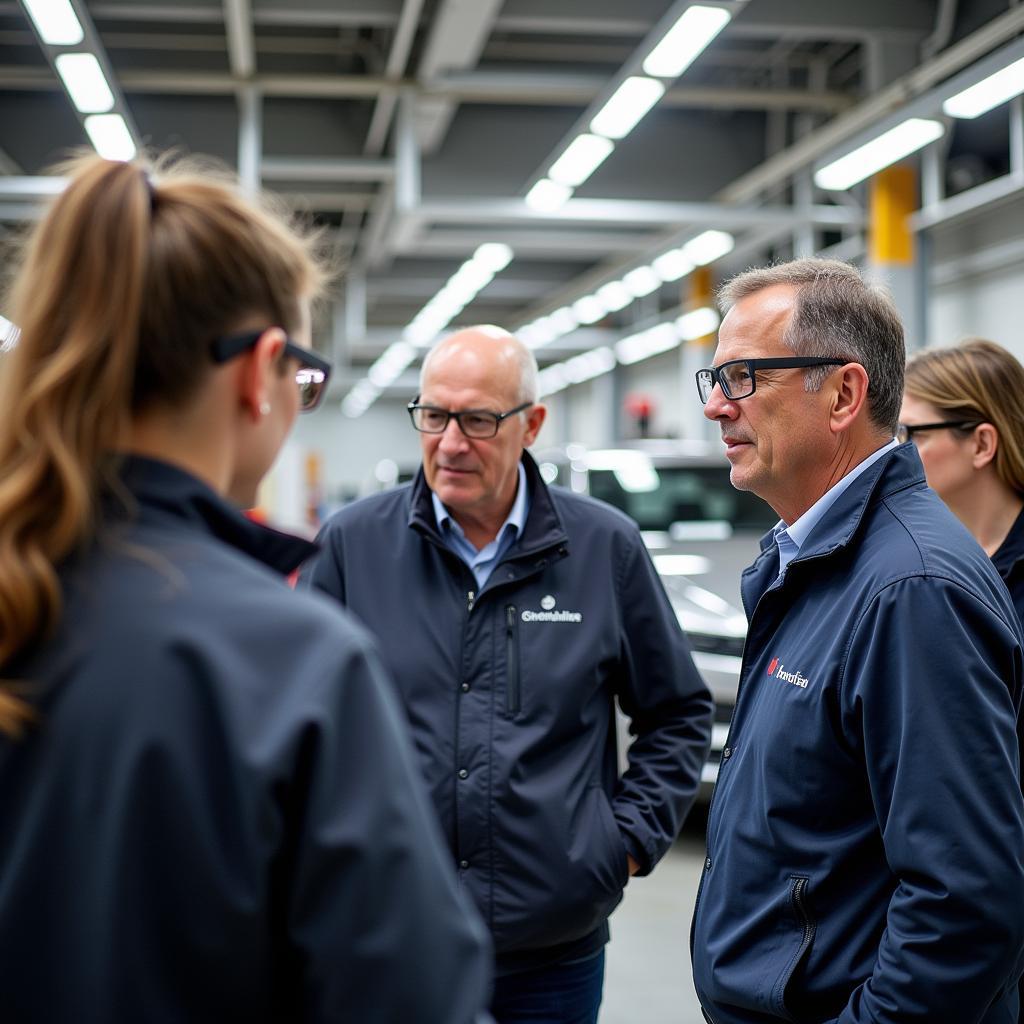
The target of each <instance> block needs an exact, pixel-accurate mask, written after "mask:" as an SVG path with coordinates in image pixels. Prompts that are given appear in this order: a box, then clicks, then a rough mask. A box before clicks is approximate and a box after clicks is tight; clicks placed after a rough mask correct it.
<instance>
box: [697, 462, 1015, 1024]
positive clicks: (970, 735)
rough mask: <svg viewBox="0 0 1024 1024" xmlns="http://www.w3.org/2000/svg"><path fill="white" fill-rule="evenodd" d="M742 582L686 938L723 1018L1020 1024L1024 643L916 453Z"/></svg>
mask: <svg viewBox="0 0 1024 1024" xmlns="http://www.w3.org/2000/svg"><path fill="white" fill-rule="evenodd" d="M778 567H779V561H778V551H777V548H776V545H775V544H774V542H773V541H772V540H771V535H770V534H769V535H768V536H767V537H766V538H765V540H764V542H763V550H762V553H761V555H760V557H759V558H758V559H757V561H756V562H755V563H754V565H753V566H752V567H751V568H750V569H748V570H747V571H746V573H744V576H743V599H744V605H745V606H746V609H747V615H748V618H749V623H750V625H749V630H748V634H747V643H746V650H745V652H744V656H743V668H742V672H741V676H740V687H739V697H738V701H737V705H736V711H735V714H734V716H733V721H732V726H731V729H730V734H729V739H728V741H727V749H726V750H725V751H724V752H723V763H722V767H721V770H720V773H719V778H718V785H717V789H716V792H715V795H714V799H713V802H712V806H711V812H710V816H709V821H708V850H707V862H706V865H705V870H704V874H703V876H702V879H701V887H700V891H699V894H698V900H697V907H696V911H695V918H694V928H693V935H692V952H693V964H694V980H695V984H696V988H697V992H698V995H699V996H700V1000H701V1003H702V1005H703V1007H704V1009H705V1012H706V1014H707V1016H708V1019H709V1020H711V1021H714V1024H768V1022H782V1021H797V1022H800V1024H812V1022H815V1024H816V1022H820V1021H839V1022H841V1024H909V1022H918V1021H920V1022H925V1021H927V1022H929V1024H977V1022H984V1024H1011V1022H1015V1021H1016V1019H1017V991H1016V983H1017V978H1018V975H1019V973H1020V971H1021V969H1022V967H1024V964H1022V961H1021V955H1022V949H1024V796H1022V794H1021V787H1020V750H1019V740H1018V735H1017V732H1016V726H1017V721H1018V716H1019V713H1020V707H1021V687H1022V654H1021V643H1022V641H1021V633H1020V626H1019V624H1018V622H1017V618H1016V615H1015V613H1014V610H1013V606H1012V604H1011V603H1010V600H1009V596H1008V595H1007V593H1006V588H1005V587H1004V586H1003V584H1002V582H1001V581H1000V579H999V577H998V575H997V574H996V572H995V571H994V569H993V566H992V564H991V562H990V561H989V559H988V558H987V557H986V556H985V553H984V552H983V551H982V550H981V548H980V547H979V546H978V545H977V543H976V542H975V541H974V539H973V538H972V537H971V536H970V534H968V532H967V531H966V530H965V529H964V527H963V526H962V525H961V524H960V523H959V521H958V520H957V519H956V518H955V517H954V516H953V514H952V513H951V512H950V511H949V510H948V509H947V508H946V507H945V505H944V504H943V503H942V501H941V500H940V499H939V497H938V496H937V495H936V494H935V492H934V491H932V490H931V489H930V488H928V487H927V486H926V485H925V481H924V472H923V469H922V467H921V462H920V459H919V458H918V455H917V451H916V449H915V447H914V445H913V444H911V443H908V444H904V445H901V446H900V447H898V448H896V449H894V450H893V451H892V452H890V453H889V454H888V455H885V456H883V457H882V458H880V459H879V460H878V461H877V462H876V463H875V464H873V465H872V466H871V467H869V468H868V469H867V470H865V472H864V473H863V475H862V476H860V477H859V478H858V479H857V480H856V481H854V483H853V484H852V485H851V486H850V488H849V490H847V491H846V492H845V493H844V494H843V495H842V496H840V497H839V498H838V499H837V501H836V503H835V504H834V505H833V506H832V507H831V508H830V509H829V510H828V512H826V513H825V516H824V517H823V518H822V520H821V521H820V522H819V523H818V524H817V525H816V526H815V528H814V529H813V530H812V532H811V534H810V536H809V537H808V538H807V541H806V543H805V544H804V545H803V547H802V548H801V549H800V553H799V555H798V556H797V557H796V558H795V559H794V560H793V561H792V562H791V563H790V564H789V566H788V567H787V569H786V572H785V573H784V575H783V576H782V578H781V579H780V578H778Z"/></svg>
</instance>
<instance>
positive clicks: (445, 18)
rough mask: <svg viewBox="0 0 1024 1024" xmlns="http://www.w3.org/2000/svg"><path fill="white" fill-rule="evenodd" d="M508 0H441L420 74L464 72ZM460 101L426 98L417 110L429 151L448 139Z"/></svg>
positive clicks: (426, 76)
mask: <svg viewBox="0 0 1024 1024" xmlns="http://www.w3.org/2000/svg"><path fill="white" fill-rule="evenodd" d="M503 2H504V0H441V6H440V9H439V10H438V12H437V14H436V15H435V16H434V21H433V24H432V25H431V29H430V34H429V35H428V36H427V42H426V45H425V47H424V48H423V56H422V57H421V58H420V65H419V74H420V76H421V77H422V78H424V79H431V78H435V77H436V76H437V75H439V74H441V73H442V72H446V71H464V70H466V69H467V68H471V67H473V66H474V65H475V64H476V63H477V61H478V60H479V59H480V54H481V53H482V52H483V49H484V46H485V44H486V43H487V39H488V37H489V36H490V34H491V31H492V29H493V28H494V22H495V20H496V19H497V17H498V12H499V11H500V10H501V6H502V4H503ZM456 107H457V104H456V103H455V102H454V101H453V100H452V99H449V98H443V99H442V98H438V97H432V98H424V99H423V100H421V101H420V104H419V109H418V111H417V130H418V132H419V139H420V145H421V146H422V147H423V151H424V152H425V153H433V152H435V151H436V150H437V148H438V146H439V145H440V144H441V141H442V140H443V139H444V136H445V134H446V133H447V131H448V126H449V125H450V124H451V121H452V118H453V117H454V116H455V110H456Z"/></svg>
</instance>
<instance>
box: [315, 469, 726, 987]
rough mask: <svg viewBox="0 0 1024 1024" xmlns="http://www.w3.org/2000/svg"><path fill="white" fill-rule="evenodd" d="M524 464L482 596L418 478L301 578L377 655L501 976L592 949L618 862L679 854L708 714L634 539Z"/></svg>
mask: <svg viewBox="0 0 1024 1024" xmlns="http://www.w3.org/2000/svg"><path fill="white" fill-rule="evenodd" d="M523 462H524V466H525V468H526V475H527V480H528V486H529V488H530V512H529V516H528V518H527V521H526V524H525V527H524V529H523V533H522V535H521V537H520V538H519V539H518V541H517V542H516V543H515V544H513V546H512V547H511V548H510V549H509V551H508V552H507V554H506V555H505V556H504V558H503V560H502V561H501V563H500V564H498V565H497V566H496V567H495V569H494V571H493V573H492V574H491V576H490V578H489V579H488V580H487V583H486V585H485V586H484V587H483V588H482V589H481V590H480V592H479V593H476V590H477V586H476V581H475V579H474V577H473V574H472V573H471V572H470V570H469V569H468V568H467V566H466V565H465V563H464V562H463V561H462V560H461V559H460V558H459V557H458V556H457V555H455V554H454V553H452V552H451V551H449V550H448V548H446V547H445V545H444V543H443V541H442V538H441V536H440V535H439V533H438V529H437V523H436V519H435V516H434V510H433V506H432V504H431V492H430V490H429V488H428V487H427V485H426V482H425V480H424V478H423V474H422V471H421V472H420V474H419V476H418V477H417V478H416V480H415V482H414V483H412V484H410V485H406V486H404V487H399V488H396V489H394V490H392V491H388V492H385V493H383V494H380V495H375V496H373V497H371V498H367V499H365V500H363V501H360V502H357V503H355V504H354V505H350V506H349V507H347V508H344V509H342V510H341V511H340V512H339V513H337V515H336V516H334V517H333V518H332V519H331V521H330V522H329V523H328V524H327V526H326V527H325V528H324V530H323V532H322V535H321V538H320V539H321V543H322V545H323V550H322V553H321V554H320V556H319V557H318V558H317V559H316V560H315V562H314V563H313V564H312V566H311V568H310V569H309V570H307V571H306V572H307V573H308V581H310V582H311V583H312V584H313V585H314V586H316V587H318V588H320V589H322V590H325V591H326V592H328V593H329V594H333V595H334V596H335V597H337V598H338V599H339V600H340V601H341V602H342V603H343V604H344V605H346V606H347V607H348V608H349V609H350V610H351V611H352V612H354V613H355V614H356V615H357V616H358V617H359V618H360V619H361V620H362V621H363V622H364V623H366V625H367V626H369V628H370V630H371V632H372V633H373V634H374V635H375V636H376V637H377V639H378V642H379V646H380V650H381V653H382V656H383V658H384V661H385V664H386V666H387V668H388V669H389V672H390V674H391V676H392V678H394V679H395V681H396V683H397V684H398V687H399V690H400V693H401V697H402V701H403V703H404V704H405V708H406V713H407V715H408V718H409V721H410V723H411V725H412V731H413V736H414V738H415V741H416V747H417V749H418V751H419V754H420V762H421V766H422V771H423V775H424V777H425V779H426V782H427V787H428V789H429V790H430V794H431V796H432V797H433V799H434V806H435V807H436V808H437V812H438V815H439V817H440V820H441V825H442V828H443V832H444V835H445V837H446V838H447V840H448V845H449V847H450V849H451V852H452V856H453V857H454V859H455V862H456V864H457V865H458V866H459V874H460V878H461V881H462V884H463V886H464V887H465V888H467V889H468V890H469V892H470V893H471V894H472V896H473V898H474V900H475V901H476V904H477V906H478V907H479V908H480V911H481V913H482V914H483V917H484V919H485V921H486V922H487V923H488V924H489V925H490V928H491V933H492V935H493V938H494V942H495V946H496V948H497V952H498V960H497V967H498V971H499V973H508V972H510V971H514V970H517V969H521V968H523V967H525V966H532V965H535V964H538V963H544V962H557V961H558V960H564V959H567V958H571V957H574V956H582V955H586V954H587V953H588V952H592V951H595V950H596V949H599V948H600V947H601V945H603V943H604V942H605V941H607V935H608V931H607V925H606V919H607V917H608V915H609V914H610V913H611V911H612V909H613V908H614V907H615V906H616V905H617V904H618V902H619V900H620V899H621V898H622V890H623V886H624V885H625V884H626V881H627V877H628V873H627V861H626V854H627V851H628V852H631V853H632V854H633V856H634V857H635V858H636V859H637V861H638V862H639V863H640V866H641V870H642V871H643V872H647V871H649V870H650V869H651V868H652V867H653V866H654V864H655V862H656V861H657V860H658V859H659V858H660V857H661V855H662V854H663V853H664V852H665V850H666V849H667V848H668V846H669V845H670V844H671V842H672V840H673V839H674V838H675V836H676V833H677V832H678V829H679V826H680V824H681V822H682V819H683V816H684V815H685V813H686V811H687V808H688V807H689V806H690V804H691V802H692V800H693V798H694V795H695V793H696V791H697V786H698V782H699V779H700V772H701V766H702V764H703V762H704V758H705V756H706V753H707V748H708V742H709V736H710V729H711V716H712V703H711V699H710V696H709V694H708V691H707V689H706V687H705V686H704V683H703V681H702V680H701V678H700V676H699V675H698V673H697V671H696V670H695V669H694V667H693V662H692V660H691V658H690V652H689V647H688V644H687V641H686V638H685V636H684V635H683V633H682V631H681V630H680V627H679V624H678V621H677V619H676V616H675V613H674V612H673V610H672V607H671V605H670V604H669V601H668V599H667V597H666V595H665V592H664V589H663V588H662V586H661V582H660V580H659V579H658V576H657V574H656V572H655V571H654V567H653V565H652V564H651V560H650V557H649V556H648V554H647V550H646V548H645V547H644V544H643V541H642V540H641V538H640V534H639V531H638V530H637V528H636V524H635V523H633V521H632V520H630V519H628V518H627V517H626V516H624V515H622V514H621V513H620V512H618V511H617V510H615V509H613V508H611V507H610V506H608V505H605V504H604V503H602V502H598V501H594V500H592V499H590V498H587V497H584V496H581V495H577V494H572V493H569V492H567V491H564V490H562V489H560V488H551V489H549V488H548V487H547V486H546V485H545V484H544V482H543V480H542V479H541V477H540V474H539V472H538V471H537V466H536V464H535V463H534V461H533V459H532V458H530V456H529V455H524V456H523ZM615 696H617V697H618V698H619V702H620V704H621V706H622V709H623V710H624V711H625V713H626V714H627V715H628V716H629V717H630V718H631V719H632V726H633V729H634V730H635V731H636V733H637V739H636V741H635V742H634V743H633V745H632V746H631V747H630V750H629V770H628V771H627V772H626V774H625V776H624V777H623V778H622V779H618V778H617V771H616V751H615V713H614V707H613V700H612V698H613V697H615Z"/></svg>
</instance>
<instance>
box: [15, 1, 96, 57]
mask: <svg viewBox="0 0 1024 1024" xmlns="http://www.w3.org/2000/svg"><path fill="white" fill-rule="evenodd" d="M24 4H25V9H26V10H27V11H28V16H29V17H30V18H31V19H32V22H33V24H34V25H35V27H36V31H37V32H38V33H39V35H40V37H41V38H42V40H43V42H44V43H49V44H50V46H77V45H78V44H79V43H80V42H81V41H82V40H83V39H84V38H85V33H84V32H83V31H82V26H81V24H80V23H79V21H78V18H77V16H76V15H75V9H74V8H73V7H72V6H71V4H70V2H69V0H24Z"/></svg>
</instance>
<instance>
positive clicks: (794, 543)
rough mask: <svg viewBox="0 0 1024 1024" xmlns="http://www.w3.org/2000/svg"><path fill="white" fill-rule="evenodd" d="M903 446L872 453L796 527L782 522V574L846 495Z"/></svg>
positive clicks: (778, 535)
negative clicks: (813, 531)
mask: <svg viewBox="0 0 1024 1024" xmlns="http://www.w3.org/2000/svg"><path fill="white" fill-rule="evenodd" d="M898 444H899V441H897V440H896V438H893V439H892V440H891V441H890V442H889V443H888V444H884V445H882V447H881V448H879V449H878V451H876V452H872V453H871V454H870V455H869V456H868V457H867V458H866V459H864V461H863V462H860V463H858V464H857V465H856V466H854V467H853V469H851V470H850V472H849V473H847V474H846V476H844V477H843V478H842V480H839V481H837V482H836V483H834V484H833V485H832V486H831V487H830V488H829V489H828V490H827V491H826V492H825V493H824V494H823V495H822V496H821V497H820V498H819V499H818V500H817V501H816V502H815V503H814V504H813V505H812V506H811V507H810V508H809V509H808V510H807V511H806V512H805V513H804V514H803V515H802V516H801V517H800V518H799V519H798V520H797V521H796V522H795V523H793V524H792V525H791V526H787V525H786V524H785V523H784V522H782V520H779V522H778V523H777V524H776V526H775V530H774V533H775V543H776V544H778V546H779V574H780V575H781V574H782V573H784V572H785V571H786V566H787V565H789V563H790V562H791V561H792V560H793V559H794V558H795V557H796V556H797V555H798V554H799V553H800V549H801V548H802V547H803V546H804V542H805V541H806V540H807V538H808V537H809V536H810V535H811V531H812V530H813V529H814V528H815V527H816V526H817V525H818V523H820V522H821V520H822V518H823V517H824V515H825V513H826V512H827V511H828V510H829V509H830V508H831V507H832V506H833V505H834V504H835V503H836V502H837V501H838V500H839V498H841V497H842V495H843V494H844V493H845V491H846V490H847V489H848V488H849V486H850V485H851V484H852V483H853V481H854V480H856V479H857V477H859V476H860V475H861V473H863V472H864V471H865V470H867V468H868V467H869V466H871V465H872V464H873V463H875V462H877V461H878V460H879V459H880V458H881V457H882V456H883V455H884V454H885V453H886V452H890V451H892V449H893V448H895V447H896V446H897V445H898Z"/></svg>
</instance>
